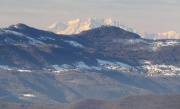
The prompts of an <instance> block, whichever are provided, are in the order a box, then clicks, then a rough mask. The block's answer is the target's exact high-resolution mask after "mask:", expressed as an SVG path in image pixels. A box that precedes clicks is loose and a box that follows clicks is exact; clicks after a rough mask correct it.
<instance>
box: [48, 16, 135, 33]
mask: <svg viewBox="0 0 180 109" xmlns="http://www.w3.org/2000/svg"><path fill="white" fill-rule="evenodd" d="M102 25H111V26H116V27H120V28H122V29H124V30H127V31H130V32H135V30H133V29H132V28H128V27H126V26H124V25H123V24H121V23H120V22H117V21H114V20H112V19H111V18H108V19H97V18H95V19H93V18H87V19H84V20H81V19H76V20H71V21H68V22H65V23H62V22H56V23H54V24H52V25H51V26H49V27H48V29H47V30H49V31H52V32H55V33H57V34H77V33H80V32H82V31H84V30H90V29H93V28H97V27H101V26H102Z"/></svg>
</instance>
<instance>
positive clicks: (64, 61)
mask: <svg viewBox="0 0 180 109" xmlns="http://www.w3.org/2000/svg"><path fill="white" fill-rule="evenodd" d="M179 47H180V40H170V39H166V40H147V39H143V38H141V37H140V36H139V35H137V34H135V33H132V32H128V31H125V30H123V29H121V28H118V27H114V26H101V27H98V28H94V29H91V30H87V31H83V32H81V33H79V34H74V35H58V34H55V33H53V32H48V31H44V30H38V29H36V28H33V27H29V26H27V25H25V24H16V25H12V26H10V27H8V28H2V29H0V48H1V49H0V77H1V79H0V92H1V93H0V100H1V101H6V102H19V103H69V102H73V101H76V100H80V99H85V98H93V99H114V98H118V97H123V96H127V95H134V94H152V93H156V94H160V93H164V94H167V93H180V79H179V75H180V73H179V72H180V57H179V55H180V50H179Z"/></svg>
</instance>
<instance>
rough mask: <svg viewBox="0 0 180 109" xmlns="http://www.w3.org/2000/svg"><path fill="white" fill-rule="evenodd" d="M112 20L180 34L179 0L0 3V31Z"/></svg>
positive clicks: (13, 0) (141, 28)
mask: <svg viewBox="0 0 180 109" xmlns="http://www.w3.org/2000/svg"><path fill="white" fill-rule="evenodd" d="M87 17H92V18H112V19H115V20H116V21H119V22H121V23H123V24H124V25H126V26H128V27H132V28H135V29H136V30H137V31H146V32H165V31H169V30H174V31H176V32H178V33H179V34H180V0H0V27H7V26H9V25H11V24H16V23H25V24H27V25H30V26H33V27H36V28H40V29H46V27H47V26H49V25H50V24H52V23H54V22H57V21H63V22H64V21H68V20H72V19H77V18H80V19H84V18H87Z"/></svg>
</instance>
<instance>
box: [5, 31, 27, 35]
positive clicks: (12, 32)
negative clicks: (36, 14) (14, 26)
mask: <svg viewBox="0 0 180 109" xmlns="http://www.w3.org/2000/svg"><path fill="white" fill-rule="evenodd" d="M3 31H4V32H6V33H10V34H14V35H17V36H24V34H22V33H19V32H16V31H12V30H3Z"/></svg>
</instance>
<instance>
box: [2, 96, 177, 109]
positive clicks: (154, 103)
mask: <svg viewBox="0 0 180 109" xmlns="http://www.w3.org/2000/svg"><path fill="white" fill-rule="evenodd" d="M179 102H180V95H138V96H129V97H124V98H120V99H116V100H108V101H102V100H94V99H86V100H81V101H77V102H74V103H70V104H65V105H63V104H40V105H37V104H36V105H34V104H32V105H26V104H14V103H5V102H0V107H1V108H3V109H179V107H180V103H179Z"/></svg>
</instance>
